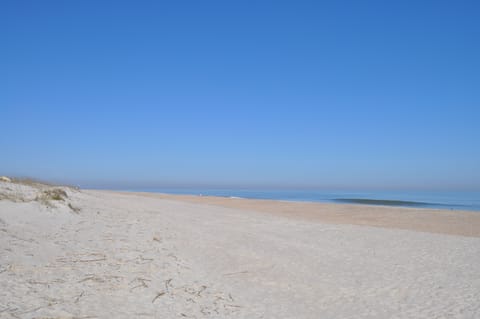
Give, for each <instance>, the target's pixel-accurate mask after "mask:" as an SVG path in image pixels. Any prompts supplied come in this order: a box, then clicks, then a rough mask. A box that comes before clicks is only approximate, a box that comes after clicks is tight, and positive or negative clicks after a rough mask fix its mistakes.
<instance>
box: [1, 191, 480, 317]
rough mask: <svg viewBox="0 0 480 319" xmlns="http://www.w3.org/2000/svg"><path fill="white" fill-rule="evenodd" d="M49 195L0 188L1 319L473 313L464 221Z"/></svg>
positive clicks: (367, 210) (469, 242) (347, 208)
mask: <svg viewBox="0 0 480 319" xmlns="http://www.w3.org/2000/svg"><path fill="white" fill-rule="evenodd" d="M61 189H62V190H63V191H65V196H63V195H62V196H60V197H61V198H60V199H58V198H57V199H53V197H52V196H53V195H51V194H52V193H49V192H46V191H48V190H51V187H50V186H39V185H21V184H14V183H8V182H0V193H1V194H2V196H1V197H0V199H1V200H0V264H1V265H0V288H1V289H0V317H1V318H382V319H383V318H478V317H480V302H479V300H480V276H479V275H478V274H479V273H480V266H479V265H480V238H478V234H479V225H480V223H479V222H478V218H477V215H474V214H475V213H467V212H450V211H443V212H438V211H433V210H408V209H407V210H405V209H398V208H395V209H394V208H383V207H376V208H374V207H369V206H355V205H340V204H339V205H326V206H321V207H322V208H319V207H320V206H315V207H316V208H314V209H313V208H312V207H313V206H310V205H317V204H308V203H303V204H298V205H297V204H290V203H284V202H272V201H268V203H267V202H265V201H245V200H240V199H239V200H226V199H218V198H196V197H176V196H165V195H163V196H162V195H145V194H123V193H115V192H105V191H103V192H102V191H85V190H75V189H71V188H61ZM49 194H50V195H49ZM312 209H313V210H312ZM399 214H406V215H408V218H405V217H399V216H398V215H399ZM445 223H448V224H450V225H449V226H448V227H447V226H446V225H445ZM419 225H420V226H419ZM428 225H430V227H427V226H428ZM431 225H433V226H431ZM372 226H375V227H372Z"/></svg>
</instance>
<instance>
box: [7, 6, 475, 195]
mask: <svg viewBox="0 0 480 319" xmlns="http://www.w3.org/2000/svg"><path fill="white" fill-rule="evenodd" d="M479 38H480V3H479V2H478V1H461V0H460V1H329V2H326V1H111V2H110V1H48V0H47V1H2V3H1V4H0V87H1V89H0V91H1V93H0V118H1V125H0V129H1V134H0V145H1V155H0V174H6V175H17V176H31V177H36V178H40V179H47V180H52V181H60V182H68V183H72V184H78V185H81V186H85V187H155V186H159V187H160V186H225V187H240V186H241V187H261V186H265V187H326V188H329V187H338V188H342V187H348V188H432V189H433V188H443V189H477V190H478V189H480V142H479V141H480V125H479V122H480V59H479V58H478V57H480V41H479Z"/></svg>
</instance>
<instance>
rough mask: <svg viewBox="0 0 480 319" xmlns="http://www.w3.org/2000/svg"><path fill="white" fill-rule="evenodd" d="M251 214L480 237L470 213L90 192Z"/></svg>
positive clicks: (477, 218)
mask: <svg viewBox="0 0 480 319" xmlns="http://www.w3.org/2000/svg"><path fill="white" fill-rule="evenodd" d="M88 191H94V192H107V193H116V194H123V195H125V194H126V195H130V196H143V197H150V198H160V199H167V200H174V201H180V202H187V203H192V204H202V205H212V206H220V207H225V208H230V209H240V210H249V211H255V212H259V213H264V214H269V215H277V216H283V217H287V218H293V219H301V220H308V221H312V222H320V223H327V224H348V225H359V226H371V227H380V228H391V229H403V230H411V231H419V232H427V233H438V234H447V235H457V236H467V237H480V213H479V212H474V211H467V210H453V209H448V210H447V209H436V208H425V207H399V206H384V205H368V204H350V203H324V202H307V201H288V200H272V199H249V198H238V197H221V196H199V195H183V194H166V193H151V192H131V191H116V190H88Z"/></svg>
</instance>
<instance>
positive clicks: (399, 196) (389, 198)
mask: <svg viewBox="0 0 480 319" xmlns="http://www.w3.org/2000/svg"><path fill="white" fill-rule="evenodd" d="M131 191H143V192H153V193H166V194H185V195H186V194H188V195H207V196H221V197H238V198H250V199H273V200H285V201H307V202H326V203H353V204H366V205H386V206H402V207H425V208H438V209H455V210H471V211H479V212H480V191H399V190H395V191H392V190H388V191H386V190H380V191H378V190H377V191H365V190H361V191H360V190H348V191H344V190H342V191H339V190H312V189H308V190H300V189H211V188H155V189H135V190H131Z"/></svg>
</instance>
